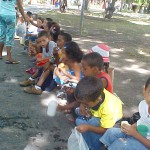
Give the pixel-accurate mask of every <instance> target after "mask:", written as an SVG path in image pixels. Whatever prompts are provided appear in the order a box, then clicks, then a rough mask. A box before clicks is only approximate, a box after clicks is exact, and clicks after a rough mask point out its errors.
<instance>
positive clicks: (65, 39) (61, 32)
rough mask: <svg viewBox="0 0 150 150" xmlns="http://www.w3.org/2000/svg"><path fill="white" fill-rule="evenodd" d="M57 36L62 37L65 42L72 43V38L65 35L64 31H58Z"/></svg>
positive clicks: (67, 34)
mask: <svg viewBox="0 0 150 150" xmlns="http://www.w3.org/2000/svg"><path fill="white" fill-rule="evenodd" d="M59 35H61V36H63V38H64V41H65V42H70V41H72V36H71V35H70V34H69V33H66V32H64V31H60V33H59Z"/></svg>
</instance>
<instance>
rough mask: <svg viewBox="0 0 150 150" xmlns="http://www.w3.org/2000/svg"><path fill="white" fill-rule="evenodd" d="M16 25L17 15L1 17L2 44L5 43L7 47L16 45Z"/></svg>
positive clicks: (0, 40) (0, 35) (0, 41)
mask: <svg viewBox="0 0 150 150" xmlns="http://www.w3.org/2000/svg"><path fill="white" fill-rule="evenodd" d="M15 24H16V16H15V15H13V16H12V15H0V43H5V45H6V46H13V45H14V34H15Z"/></svg>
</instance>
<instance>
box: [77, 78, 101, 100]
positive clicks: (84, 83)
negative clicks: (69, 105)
mask: <svg viewBox="0 0 150 150" xmlns="http://www.w3.org/2000/svg"><path fill="white" fill-rule="evenodd" d="M103 90H104V87H103V83H102V81H101V80H100V79H98V78H96V77H93V76H87V77H84V78H83V79H81V80H80V81H79V83H78V84H77V86H76V89H75V92H74V95H75V98H76V100H80V101H82V100H86V101H96V100H97V99H98V98H99V96H101V95H102V94H103Z"/></svg>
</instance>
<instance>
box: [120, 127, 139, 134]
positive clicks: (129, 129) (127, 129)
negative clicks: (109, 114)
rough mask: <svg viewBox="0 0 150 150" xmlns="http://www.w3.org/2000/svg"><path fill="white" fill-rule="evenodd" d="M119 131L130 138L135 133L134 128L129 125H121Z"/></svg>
mask: <svg viewBox="0 0 150 150" xmlns="http://www.w3.org/2000/svg"><path fill="white" fill-rule="evenodd" d="M121 130H122V131H123V132H124V133H126V134H128V135H131V136H134V135H135V134H136V133H137V131H136V128H135V127H134V126H132V125H130V124H123V125H122V126H121Z"/></svg>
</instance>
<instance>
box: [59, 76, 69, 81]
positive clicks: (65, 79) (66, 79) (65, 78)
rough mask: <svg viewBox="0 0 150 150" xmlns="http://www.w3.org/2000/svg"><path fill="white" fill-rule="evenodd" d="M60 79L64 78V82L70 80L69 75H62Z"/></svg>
mask: <svg viewBox="0 0 150 150" xmlns="http://www.w3.org/2000/svg"><path fill="white" fill-rule="evenodd" d="M60 79H61V80H63V81H64V82H67V81H68V77H66V76H61V77H60Z"/></svg>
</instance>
